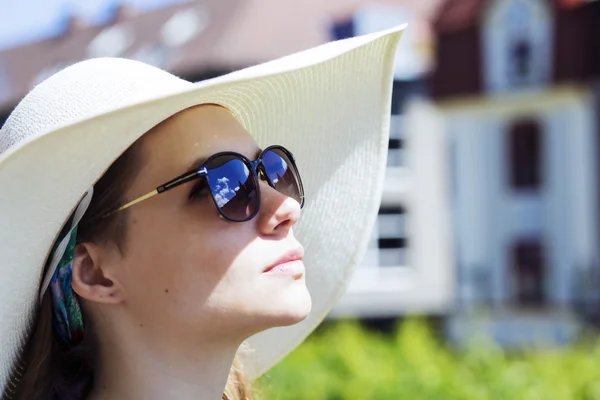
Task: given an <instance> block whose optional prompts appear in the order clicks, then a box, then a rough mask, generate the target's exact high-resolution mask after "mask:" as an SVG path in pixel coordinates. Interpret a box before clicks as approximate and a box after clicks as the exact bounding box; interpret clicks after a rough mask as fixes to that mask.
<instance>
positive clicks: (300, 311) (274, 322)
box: [264, 284, 312, 327]
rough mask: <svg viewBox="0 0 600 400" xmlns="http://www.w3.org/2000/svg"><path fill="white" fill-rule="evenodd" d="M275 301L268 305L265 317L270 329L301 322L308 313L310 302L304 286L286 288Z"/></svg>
mask: <svg viewBox="0 0 600 400" xmlns="http://www.w3.org/2000/svg"><path fill="white" fill-rule="evenodd" d="M278 297H279V298H278V299H277V300H274V301H273V302H272V303H270V307H269V309H268V310H264V311H265V312H266V315H265V316H266V317H267V319H268V320H270V321H269V322H270V323H269V325H270V327H276V326H289V325H294V324H297V323H298V322H301V321H303V320H304V319H305V318H306V317H307V316H308V314H309V313H310V310H311V307H312V301H311V298H310V293H309V292H308V289H307V288H306V285H304V284H302V285H296V287H294V288H288V290H287V291H286V292H285V293H282V294H281V295H280V296H278Z"/></svg>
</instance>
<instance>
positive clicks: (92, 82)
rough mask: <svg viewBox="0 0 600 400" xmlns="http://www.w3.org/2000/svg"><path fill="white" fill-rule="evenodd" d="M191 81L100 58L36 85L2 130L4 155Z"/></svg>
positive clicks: (0, 142)
mask: <svg viewBox="0 0 600 400" xmlns="http://www.w3.org/2000/svg"><path fill="white" fill-rule="evenodd" d="M182 85H183V86H189V85H192V84H191V83H190V82H187V81H185V80H182V79H179V78H177V77H175V76H173V75H171V74H169V73H168V72H165V71H163V70H161V69H158V68H156V67H153V66H151V65H148V64H144V63H142V62H139V61H134V60H128V59H123V58H95V59H90V60H86V61H82V62H79V63H76V64H73V65H71V66H70V67H68V68H66V69H64V70H62V71H60V72H58V73H56V74H54V75H53V76H51V77H50V78H48V79H46V80H45V81H43V82H42V83H40V84H39V85H37V86H36V87H35V88H34V89H33V90H32V91H31V92H29V94H28V95H27V96H25V98H23V100H21V102H20V103H19V104H18V105H17V106H16V107H15V109H14V110H13V112H12V113H11V114H10V116H9V117H8V119H7V120H6V123H5V124H4V126H3V127H2V129H0V155H1V154H2V153H4V152H5V151H6V150H8V149H9V148H11V147H13V146H15V145H17V144H18V143H20V142H22V141H24V140H27V139H30V138H35V137H38V136H42V135H43V134H44V133H46V132H49V131H50V130H53V129H56V128H59V127H63V126H67V125H70V124H72V123H75V122H77V121H80V120H83V119H87V118H90V117H92V116H96V115H99V114H103V113H105V112H108V111H110V110H114V109H118V108H121V107H124V106H127V105H131V104H132V103H135V101H136V99H139V100H144V99H146V100H147V99H148V98H153V97H156V96H161V95H164V94H165V93H168V92H169V91H172V90H181V88H182Z"/></svg>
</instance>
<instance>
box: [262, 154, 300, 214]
mask: <svg viewBox="0 0 600 400" xmlns="http://www.w3.org/2000/svg"><path fill="white" fill-rule="evenodd" d="M263 166H264V168H265V172H266V174H267V177H268V179H269V183H270V184H271V186H273V187H274V188H275V190H277V191H278V192H279V193H282V194H284V195H286V196H288V197H291V198H292V199H294V200H296V201H297V202H298V203H300V205H303V204H304V193H303V191H302V181H301V180H300V174H299V173H298V169H297V168H296V165H295V164H294V162H293V161H292V160H291V159H290V157H289V156H288V155H287V153H286V152H285V151H284V150H283V149H280V148H274V149H270V150H267V151H266V152H265V153H264V154H263Z"/></svg>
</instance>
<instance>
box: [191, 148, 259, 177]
mask: <svg viewBox="0 0 600 400" xmlns="http://www.w3.org/2000/svg"><path fill="white" fill-rule="evenodd" d="M261 152H262V149H261V148H260V147H257V148H256V150H255V151H254V156H253V157H249V158H250V159H251V160H254V159H256V158H258V155H259V154H260V153H261ZM215 154H217V153H215ZM240 154H243V153H240ZM212 156H213V155H212V154H211V155H210V156H206V157H200V158H197V159H196V160H195V161H193V162H192V163H191V164H190V165H189V166H188V168H187V169H186V171H197V170H199V169H200V167H202V166H203V165H204V164H205V163H206V161H207V160H208V159H209V158H210V157H212Z"/></svg>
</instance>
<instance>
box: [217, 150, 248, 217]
mask: <svg viewBox="0 0 600 400" xmlns="http://www.w3.org/2000/svg"><path fill="white" fill-rule="evenodd" d="M207 180H208V184H209V186H210V191H211V193H212V196H213V199H214V200H215V203H216V205H217V207H218V208H219V210H220V211H221V213H222V214H223V216H224V217H225V218H228V219H230V220H232V221H245V220H247V219H248V218H250V217H251V216H252V215H253V214H254V213H255V212H256V210H257V207H258V193H257V191H256V180H255V178H254V176H253V174H251V173H250V169H249V167H248V165H246V163H245V162H244V161H242V160H241V159H240V158H238V157H236V156H233V155H224V156H219V157H217V158H216V159H214V160H213V161H211V162H210V163H209V165H208V176H207Z"/></svg>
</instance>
